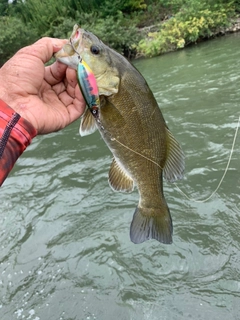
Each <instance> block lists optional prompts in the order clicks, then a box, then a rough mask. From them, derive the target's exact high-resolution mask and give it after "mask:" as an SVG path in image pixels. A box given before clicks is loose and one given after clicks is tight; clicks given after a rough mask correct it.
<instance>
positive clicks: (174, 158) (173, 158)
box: [163, 128, 185, 182]
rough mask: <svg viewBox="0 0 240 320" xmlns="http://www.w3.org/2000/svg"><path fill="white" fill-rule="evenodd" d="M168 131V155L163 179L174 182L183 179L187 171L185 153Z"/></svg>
mask: <svg viewBox="0 0 240 320" xmlns="http://www.w3.org/2000/svg"><path fill="white" fill-rule="evenodd" d="M166 131H167V146H168V154H167V160H166V163H165V166H164V169H163V177H164V178H165V179H166V180H167V181H169V182H173V181H176V180H179V179H182V178H183V172H184V169H185V161H184V153H183V151H182V148H181V146H180V144H179V143H178V142H177V140H176V139H175V138H174V136H173V135H172V133H171V132H170V131H169V130H168V129H167V128H166Z"/></svg>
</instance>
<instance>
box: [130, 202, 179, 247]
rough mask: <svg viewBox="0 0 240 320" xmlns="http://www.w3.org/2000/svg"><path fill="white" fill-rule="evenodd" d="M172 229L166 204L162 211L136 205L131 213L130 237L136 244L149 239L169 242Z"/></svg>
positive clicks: (170, 241)
mask: <svg viewBox="0 0 240 320" xmlns="http://www.w3.org/2000/svg"><path fill="white" fill-rule="evenodd" d="M149 211H150V212H149ZM172 230H173V227H172V218H171V215H170V212H169V209H168V207H167V205H166V206H165V208H164V212H163V209H162V210H156V209H150V208H141V207H140V206H138V207H137V208H136V210H135V212H134V215H133V220H132V223H131V227H130V238H131V241H132V242H133V243H136V244H138V243H142V242H144V241H147V240H149V239H156V240H157V241H159V242H162V243H164V244H171V243H172Z"/></svg>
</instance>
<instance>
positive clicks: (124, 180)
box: [108, 158, 134, 192]
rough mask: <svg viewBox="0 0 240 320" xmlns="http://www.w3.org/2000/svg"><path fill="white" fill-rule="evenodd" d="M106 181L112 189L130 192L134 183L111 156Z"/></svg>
mask: <svg viewBox="0 0 240 320" xmlns="http://www.w3.org/2000/svg"><path fill="white" fill-rule="evenodd" d="M108 182H109V184H110V186H111V188H112V189H113V190H114V191H122V192H132V191H133V189H134V183H133V180H132V178H131V177H130V176H129V175H128V173H127V172H126V170H124V169H123V168H122V167H121V166H120V165H119V164H118V163H117V161H116V159H115V158H113V161H112V164H111V167H110V170H109V177H108Z"/></svg>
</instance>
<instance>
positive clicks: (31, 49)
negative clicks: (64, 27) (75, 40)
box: [19, 37, 67, 63]
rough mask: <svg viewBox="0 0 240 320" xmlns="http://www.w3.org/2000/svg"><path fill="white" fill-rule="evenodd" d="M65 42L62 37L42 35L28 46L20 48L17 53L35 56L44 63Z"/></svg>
mask: <svg viewBox="0 0 240 320" xmlns="http://www.w3.org/2000/svg"><path fill="white" fill-rule="evenodd" d="M66 42H67V40H63V39H56V38H49V37H44V38H41V39H40V40H38V41H37V42H35V43H34V44H32V45H30V46H27V47H24V48H22V49H21V50H19V53H23V54H27V55H30V56H34V57H37V58H39V59H40V60H41V61H42V62H43V63H46V62H48V61H49V60H50V59H51V58H52V56H53V54H54V53H56V52H57V51H59V50H60V49H61V48H62V47H63V45H64V44H65V43H66Z"/></svg>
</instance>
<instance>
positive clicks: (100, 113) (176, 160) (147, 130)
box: [55, 25, 184, 244]
mask: <svg viewBox="0 0 240 320" xmlns="http://www.w3.org/2000/svg"><path fill="white" fill-rule="evenodd" d="M55 57H56V58H57V59H58V60H59V61H61V62H62V63H65V64H67V65H68V66H70V67H72V68H74V69H76V70H77V67H78V63H79V57H81V59H83V61H84V62H85V63H86V64H87V65H88V66H89V67H90V68H91V70H92V72H93V74H94V76H95V79H96V82H97V86H98V90H99V108H98V110H97V114H95V115H93V114H92V113H91V111H90V109H86V111H85V113H84V115H83V117H82V120H81V125H80V134H81V135H82V136H84V135H87V134H90V133H92V132H94V131H95V130H96V129H98V130H99V132H100V134H101V136H102V138H103V139H104V141H105V142H106V144H107V146H108V147H109V149H110V151H111V152H112V154H113V156H114V158H113V161H112V164H111V167H110V170H109V184H110V186H111V187H112V189H113V190H115V191H122V192H131V191H133V189H134V186H136V187H137V188H138V192H139V196H140V198H139V203H138V206H137V208H136V210H135V213H134V216H133V219H132V223H131V226H130V238H131V241H132V242H134V243H142V242H144V241H146V240H148V239H156V240H158V241H159V242H162V243H166V244H169V243H172V230H173V228H172V219H171V215H170V212H169V208H168V205H167V203H166V200H165V198H164V194H163V177H164V178H165V179H166V180H167V181H170V182H172V181H175V180H177V179H181V178H182V176H183V171H184V154H183V151H182V149H181V147H180V145H179V143H178V142H177V141H176V140H175V138H174V137H173V135H172V133H171V132H170V131H169V129H168V127H167V125H166V123H165V120H164V118H163V115H162V113H161V111H160V109H159V106H158V104H157V102H156V100H155V98H154V95H153V93H152V91H151V90H150V88H149V86H148V84H147V82H146V81H145V79H144V78H143V76H142V75H141V74H140V73H139V71H138V70H137V69H136V68H135V67H134V66H133V65H132V64H131V63H130V62H129V61H128V60H127V59H126V58H124V57H123V56H122V55H121V54H119V53H117V52H116V51H114V50H113V49H111V48H109V47H108V46H107V45H105V44H104V43H103V42H102V41H101V40H99V39H98V38H97V37H96V36H95V35H94V34H92V33H91V32H88V31H85V30H83V29H81V28H80V27H78V25H75V26H74V29H73V33H72V35H71V38H70V41H69V43H67V44H65V45H64V47H63V48H62V49H61V50H60V51H59V52H57V54H56V55H55Z"/></svg>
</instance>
